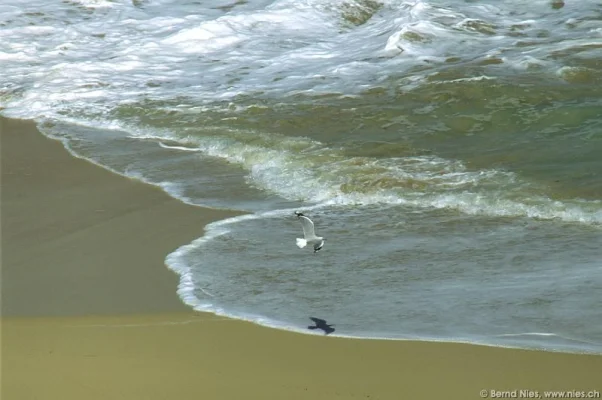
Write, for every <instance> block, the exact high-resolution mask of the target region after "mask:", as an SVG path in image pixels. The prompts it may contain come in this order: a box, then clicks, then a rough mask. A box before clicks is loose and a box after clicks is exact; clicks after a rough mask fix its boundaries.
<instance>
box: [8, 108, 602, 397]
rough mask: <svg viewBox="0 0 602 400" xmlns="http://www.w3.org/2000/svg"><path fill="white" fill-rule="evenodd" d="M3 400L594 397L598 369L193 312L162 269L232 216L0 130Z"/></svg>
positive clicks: (16, 130) (559, 359)
mask: <svg viewBox="0 0 602 400" xmlns="http://www.w3.org/2000/svg"><path fill="white" fill-rule="evenodd" d="M0 129H1V130H0V133H1V136H0V146H1V156H2V166H1V167H2V170H1V173H2V181H1V184H2V185H1V190H2V192H1V195H2V198H1V200H2V202H1V215H0V217H1V218H2V270H1V272H2V276H1V282H2V286H1V288H2V304H1V308H2V314H3V317H2V329H1V334H2V347H1V350H2V353H1V361H2V364H1V367H2V369H1V379H2V381H1V393H0V394H1V398H2V399H3V400H4V399H6V400H12V399H19V400H21V399H61V400H65V399H66V400H69V399H82V398H85V399H103V400H104V399H177V398H183V399H189V398H198V399H332V398H337V399H338V398H340V399H362V398H363V399H400V398H413V399H479V398H482V397H481V396H480V394H479V391H480V390H487V394H488V395H489V396H490V397H491V392H490V391H491V390H500V391H501V390H521V389H522V390H532V391H539V392H540V393H539V394H540V395H542V396H543V391H544V390H582V391H589V390H598V391H601V389H602V384H601V383H600V371H602V356H593V355H575V354H561V353H550V352H541V351H526V350H511V349H501V348H492V347H485V346H475V345H467V344H454V343H427V342H411V341H382V340H354V339H341V338H333V337H324V336H319V335H302V334H298V333H292V332H286V331H280V330H275V329H269V328H265V327H261V326H257V325H254V324H251V323H247V322H243V321H236V320H231V319H226V318H221V317H216V316H214V315H211V314H204V313H196V312H192V311H190V310H189V309H188V307H186V306H185V305H183V304H182V303H181V301H180V299H179V298H178V297H177V295H176V286H177V282H178V279H177V276H176V275H175V274H174V273H172V272H171V271H169V270H168V269H167V268H166V267H165V266H164V265H163V260H164V258H165V256H166V255H167V254H168V253H169V252H171V251H173V250H174V249H175V248H177V247H178V246H180V245H182V244H186V243H188V242H190V241H191V240H193V239H194V238H196V237H199V236H201V235H202V233H203V225H204V224H206V223H208V222H210V221H213V220H216V219H221V218H224V217H225V216H227V215H231V214H230V213H227V212H222V211H216V210H210V209H203V208H198V207H192V206H187V205H184V204H182V203H180V202H178V201H176V200H174V199H172V198H170V197H169V196H167V195H166V194H164V193H163V192H162V191H160V190H159V189H157V188H153V187H150V186H147V185H144V184H142V183H139V182H136V181H132V180H129V179H126V178H124V177H121V176H118V175H115V174H112V173H111V172H108V171H106V170H103V169H102V168H100V167H98V166H95V165H92V164H90V163H88V162H86V161H83V160H79V159H76V158H74V157H72V156H71V155H69V154H68V153H67V152H66V151H65V150H64V149H63V147H62V145H61V144H60V143H59V142H56V141H53V140H49V139H46V138H44V137H43V136H41V135H40V134H39V133H38V132H37V131H36V129H35V126H34V125H33V124H32V123H30V122H23V121H14V120H6V119H0Z"/></svg>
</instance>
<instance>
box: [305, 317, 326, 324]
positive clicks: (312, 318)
mask: <svg viewBox="0 0 602 400" xmlns="http://www.w3.org/2000/svg"><path fill="white" fill-rule="evenodd" d="M309 319H311V320H312V321H314V322H315V323H316V325H322V324H326V321H325V320H323V319H320V318H316V317H309Z"/></svg>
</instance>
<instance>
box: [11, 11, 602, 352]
mask: <svg viewBox="0 0 602 400" xmlns="http://www.w3.org/2000/svg"><path fill="white" fill-rule="evenodd" d="M0 66H1V68H0V112H1V113H2V114H3V115H5V116H9V117H18V118H26V119H33V120H36V121H37V122H38V125H39V127H40V130H41V131H42V132H43V133H44V134H46V135H48V136H51V137H54V138H57V139H59V140H61V141H62V142H63V143H64V145H65V147H66V148H67V149H69V150H70V151H71V152H72V153H73V154H74V155H76V156H78V157H83V158H86V159H89V160H90V161H92V162H94V163H97V164H99V165H101V166H104V167H105V168H108V169H111V170H113V171H115V172H117V173H120V174H123V175H126V176H129V177H132V178H135V179H140V180H143V181H145V182H148V183H150V184H153V185H158V186H160V187H162V188H163V189H164V190H165V191H166V192H167V193H169V194H170V195H171V196H173V197H175V198H177V199H180V200H181V201H184V202H186V203H190V204H195V205H200V206H208V207H214V208H227V209H232V210H239V211H244V212H246V214H245V215H243V216H241V217H236V218H232V219H228V220H225V221H219V222H217V223H214V224H211V225H209V226H208V227H207V229H206V232H205V235H204V236H202V237H199V238H198V239H197V240H195V241H194V242H192V243H182V247H180V248H179V249H177V250H176V251H174V252H173V253H171V254H169V255H167V257H166V264H167V266H168V267H169V268H172V269H174V270H175V271H177V272H178V273H179V274H180V276H181V281H180V286H179V288H178V294H179V295H180V296H181V298H182V299H183V300H184V301H185V302H186V303H188V304H189V305H191V306H192V307H194V308H195V309H197V310H202V311H210V312H215V313H218V314H223V315H228V316H232V317H235V318H241V319H247V320H251V321H255V322H257V323H260V324H264V325H268V326H272V327H277V328H283V329H290V330H296V331H300V332H307V333H312V334H319V332H316V331H310V330H307V325H308V324H309V322H310V321H309V317H310V316H312V317H319V318H322V319H326V320H327V321H328V322H329V323H332V324H335V329H336V331H335V332H334V333H333V335H334V336H336V335H340V336H352V337H361V338H389V339H418V340H439V341H457V342H471V343H482V344H488V345H495V346H511V347H521V348H538V349H545V350H551V351H568V352H593V353H602V307H601V303H602V4H601V3H600V2H599V1H593V0H582V1H579V2H576V1H567V2H566V3H564V2H562V1H552V0H534V1H530V2H528V4H525V2H523V1H518V0H499V1H473V0H428V1H421V0H415V1H402V0H384V1H377V0H346V1H341V0H295V1H293V0H276V1H267V0H263V1H262V0H257V1H244V0H229V1H219V0H216V1H210V2H201V1H192V0H189V1H181V0H180V1H175V0H156V1H154V0H131V1H125V0H123V1H118V0H63V1H58V0H57V1H46V0H45V1H42V0H30V1H27V2H23V1H20V0H1V1H0ZM124 201H126V200H125V199H124ZM295 210H301V211H303V212H304V213H306V214H307V215H309V216H310V217H311V218H313V219H314V221H315V224H316V229H317V232H318V234H321V235H323V236H325V237H326V238H327V239H328V240H327V242H326V245H325V246H324V249H323V250H322V251H321V252H319V253H317V254H315V255H314V254H312V252H311V250H308V249H303V250H301V249H298V248H297V247H296V246H295V238H296V237H298V236H300V234H301V229H300V224H299V223H298V221H297V220H296V217H295V216H294V214H293V211H295ZM174 290H175V289H174Z"/></svg>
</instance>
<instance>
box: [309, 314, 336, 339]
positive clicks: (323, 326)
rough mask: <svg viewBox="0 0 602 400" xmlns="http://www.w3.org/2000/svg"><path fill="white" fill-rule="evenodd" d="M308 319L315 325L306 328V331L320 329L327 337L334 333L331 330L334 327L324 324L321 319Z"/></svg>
mask: <svg viewBox="0 0 602 400" xmlns="http://www.w3.org/2000/svg"><path fill="white" fill-rule="evenodd" d="M309 319H311V320H312V321H314V323H315V325H310V326H308V327H307V329H321V330H323V331H324V334H325V335H329V334H331V333H332V332H334V331H335V329H334V328H333V326H334V325H333V324H328V323H326V321H325V320H323V319H320V318H316V317H309Z"/></svg>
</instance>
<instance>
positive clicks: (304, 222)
mask: <svg viewBox="0 0 602 400" xmlns="http://www.w3.org/2000/svg"><path fill="white" fill-rule="evenodd" d="M295 215H296V216H297V218H299V221H301V226H302V227H303V239H301V238H297V246H298V247H299V248H300V249H302V248H304V247H305V246H307V244H308V243H309V244H313V245H314V253H317V252H318V251H319V250H320V249H321V248H322V247H324V242H325V241H326V239H324V238H323V237H321V236H316V233H315V232H314V223H313V222H312V220H311V219H309V218H307V217H306V216H305V215H303V213H300V212H298V211H295Z"/></svg>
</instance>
